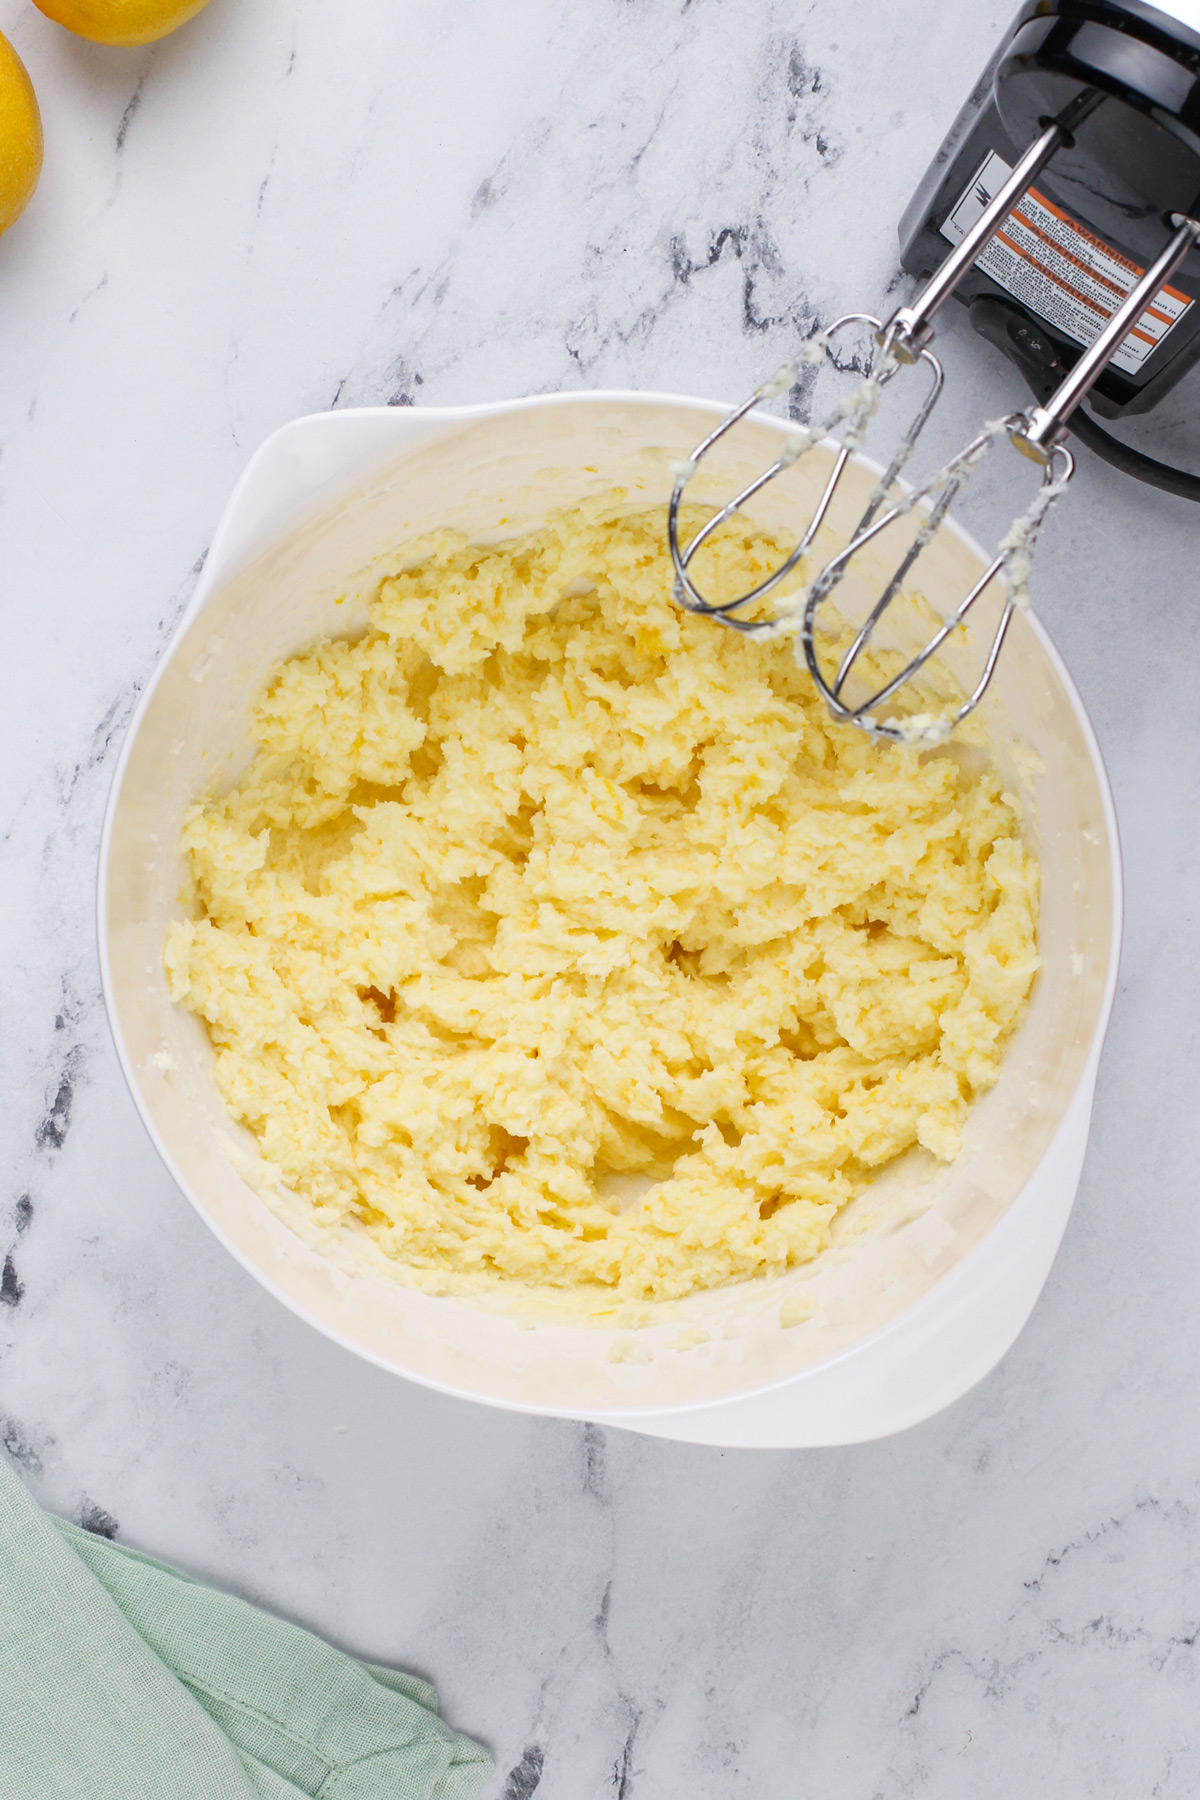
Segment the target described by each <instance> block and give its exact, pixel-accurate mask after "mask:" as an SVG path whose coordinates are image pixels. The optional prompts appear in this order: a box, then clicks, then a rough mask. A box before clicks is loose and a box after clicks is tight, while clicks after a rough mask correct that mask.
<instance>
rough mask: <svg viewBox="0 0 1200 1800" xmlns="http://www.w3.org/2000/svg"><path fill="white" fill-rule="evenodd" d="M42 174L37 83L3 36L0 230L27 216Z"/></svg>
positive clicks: (0, 42) (0, 54)
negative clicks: (26, 209)
mask: <svg viewBox="0 0 1200 1800" xmlns="http://www.w3.org/2000/svg"><path fill="white" fill-rule="evenodd" d="M41 172H42V115H41V113H40V112H39V111H38V103H37V95H36V94H35V93H34V91H33V83H32V82H31V81H30V79H29V77H28V75H27V74H26V73H25V64H24V63H23V62H22V61H21V59H20V57H19V56H18V55H17V53H16V51H15V50H14V49H13V47H12V45H11V44H10V43H9V41H8V39H7V38H6V37H5V36H4V35H3V34H2V33H0V231H7V230H8V228H9V226H10V225H11V224H12V222H13V220H14V219H15V218H17V216H18V215H19V214H20V213H23V212H24V210H25V208H26V206H27V204H28V202H29V198H30V196H31V195H32V193H33V190H34V188H35V187H36V186H37V184H38V176H39V175H40V174H41Z"/></svg>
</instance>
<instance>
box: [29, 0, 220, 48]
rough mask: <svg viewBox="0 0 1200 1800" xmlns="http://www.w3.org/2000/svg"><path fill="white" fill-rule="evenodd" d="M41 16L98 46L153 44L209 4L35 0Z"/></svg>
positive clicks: (155, 0)
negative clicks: (89, 39)
mask: <svg viewBox="0 0 1200 1800" xmlns="http://www.w3.org/2000/svg"><path fill="white" fill-rule="evenodd" d="M33 3H34V5H35V6H36V7H37V9H38V11H39V12H44V13H45V15H46V17H47V18H48V19H53V20H54V21H55V23H56V24H58V25H65V26H66V28H67V30H68V31H73V32H74V33H75V34H76V36H77V37H85V38H91V39H92V42H93V43H96V44H152V43H153V42H154V40H155V38H160V37H166V35H167V33H168V32H169V31H174V29H175V27H176V26H177V25H182V24H183V23H184V22H185V21H186V20H187V19H190V18H192V17H193V15H194V14H196V13H198V12H199V11H200V9H201V7H204V6H207V5H208V0H33Z"/></svg>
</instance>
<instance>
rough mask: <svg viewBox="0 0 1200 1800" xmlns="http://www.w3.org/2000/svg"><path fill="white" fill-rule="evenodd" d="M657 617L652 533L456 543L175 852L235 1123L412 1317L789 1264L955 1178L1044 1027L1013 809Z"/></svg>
mask: <svg viewBox="0 0 1200 1800" xmlns="http://www.w3.org/2000/svg"><path fill="white" fill-rule="evenodd" d="M777 557H778V548H777V546H775V545H773V544H772V543H770V541H769V540H766V539H764V538H762V537H759V536H756V535H755V534H754V533H753V532H752V531H751V530H750V528H749V527H747V528H746V530H745V531H744V532H734V533H727V534H726V538H725V541H724V543H723V544H722V545H721V546H720V548H719V549H718V551H717V552H716V553H715V558H714V560H715V562H716V564H717V565H718V568H717V570H716V573H717V574H718V575H719V577H720V579H722V580H724V581H725V582H727V583H728V584H729V586H730V588H731V589H732V588H734V587H737V588H744V587H747V586H750V585H753V583H754V581H755V580H758V579H761V576H762V574H763V573H764V572H765V571H766V569H767V567H769V566H771V565H772V564H773V563H774V562H775V561H776V560H777ZM709 579H710V580H711V579H712V576H711V575H710V577H709ZM669 595H670V580H669V569H668V563H667V558H666V552H665V546H664V542H663V520H662V514H661V512H659V511H656V512H654V513H653V514H646V515H642V516H637V517H620V516H617V515H613V516H609V517H607V518H606V517H604V516H601V515H599V514H597V513H588V514H586V515H585V514H574V515H564V516H562V517H560V518H558V519H556V520H555V521H553V522H552V524H551V525H550V526H549V527H547V528H546V529H545V531H543V532H542V533H541V534H540V535H538V536H537V537H535V538H531V539H528V540H525V541H520V542H515V543H510V544H507V545H504V546H502V547H500V548H494V549H480V548H478V547H472V546H471V545H469V544H467V543H465V542H464V541H462V540H461V539H456V538H451V537H449V536H442V537H439V538H438V539H436V540H434V541H432V543H431V544H430V545H427V546H426V547H425V551H424V553H423V554H422V559H421V561H420V562H419V564H417V565H416V566H410V567H406V568H405V569H404V570H403V571H402V572H400V573H398V574H396V575H394V576H392V577H390V578H388V579H386V580H384V581H383V583H382V585H381V587H380V590H379V592H378V595H377V597H376V599H375V601H374V604H373V608H372V624H371V629H370V630H369V632H368V633H367V634H366V635H365V636H363V637H361V638H359V639H358V640H357V641H355V642H353V643H350V642H342V641H338V640H334V641H330V642H325V643H322V644H318V645H317V646H316V647H315V648H314V649H312V650H311V651H309V652H308V653H306V654H304V655H301V656H296V657H293V658H292V659H291V660H290V661H288V662H287V663H285V664H284V665H283V666H282V667H281V668H280V669H279V670H278V671H277V673H276V675H275V677H274V679H273V680H272V682H271V684H270V687H269V689H268V691H267V692H266V694H265V696H264V697H263V698H262V700H261V701H260V703H259V705H258V708H257V713H256V724H255V730H256V735H257V741H258V745H259V748H258V753H257V755H256V757H255V759H254V762H253V764H252V766H251V767H250V769H249V771H248V772H247V774H246V775H245V776H244V777H243V779H242V780H241V781H240V782H238V784H237V785H236V786H235V787H234V788H233V790H232V791H231V792H229V793H227V794H225V795H223V796H221V797H219V798H213V799H208V800H206V801H204V802H203V803H200V804H197V805H196V806H194V807H193V809H192V810H191V812H190V814H189V817H188V820H187V824H186V829H185V832H184V848H185V853H186V856H187V859H188V862H189V865H190V869H191V874H192V877H193V880H194V895H193V896H192V899H193V902H194V904H193V907H192V910H193V913H194V917H193V918H192V919H190V920H188V921H187V922H184V923H180V924H177V925H175V926H174V927H173V928H172V930H171V932H170V935H169V939H168V942H167V947H166V965H167V971H168V975H169V979H170V983H171V991H172V994H173V996H174V997H175V999H176V1000H179V1001H182V1002H183V1003H184V1004H185V1005H187V1006H189V1007H190V1008H191V1009H192V1010H193V1011H194V1012H196V1013H198V1014H199V1015H200V1017H201V1018H202V1019H204V1020H205V1022H206V1023H207V1026H208V1030H209V1033H210V1035H211V1038H212V1042H213V1044H214V1046H215V1050H216V1079H217V1082H218V1084H219V1087H220V1090H221V1093H222V1095H223V1096H224V1099H225V1101H226V1103H227V1105H228V1107H229V1109H230V1111H231V1113H233V1115H234V1116H235V1117H236V1118H237V1119H239V1120H241V1121H243V1122H244V1123H245V1124H246V1125H248V1126H249V1127H250V1129H251V1130H252V1131H253V1132H254V1133H255V1135H256V1136H257V1138H258V1140H259V1143H260V1145H261V1147H262V1151H263V1154H264V1155H265V1156H266V1157H267V1158H268V1159H269V1161H270V1162H271V1163H272V1164H274V1165H275V1166H276V1167H277V1168H278V1169H279V1170H280V1171H281V1173H282V1176H283V1179H284V1180H285V1182H286V1183H287V1185H288V1186H289V1187H291V1188H292V1189H294V1190H295V1192H296V1193H298V1194H299V1195H301V1196H303V1197H304V1198H305V1199H306V1200H308V1201H309V1202H311V1204H312V1205H313V1207H315V1208H316V1209H318V1213H319V1216H320V1217H322V1218H323V1219H325V1220H327V1221H331V1222H338V1221H341V1220H349V1219H352V1218H356V1219H358V1220H361V1221H363V1222H364V1223H365V1225H366V1227H367V1229H368V1230H369V1232H370V1233H371V1234H372V1235H373V1236H374V1237H375V1238H376V1239H377V1240H378V1242H379V1244H380V1245H381V1246H382V1247H383V1249H384V1250H385V1251H386V1252H388V1253H389V1254H390V1255H392V1256H394V1257H395V1258H396V1259H397V1260H398V1261H399V1262H400V1263H402V1264H403V1265H405V1266H406V1268H407V1270H408V1272H409V1273H410V1275H411V1277H412V1278H413V1279H416V1280H418V1281H422V1282H424V1283H425V1284H426V1285H428V1286H432V1287H437V1288H447V1287H455V1286H458V1287H463V1286H467V1287H469V1286H475V1285H479V1284H480V1282H487V1281H493V1280H495V1279H496V1278H504V1279H507V1280H508V1281H510V1282H511V1281H516V1282H521V1283H529V1284H534V1285H540V1286H545V1285H550V1286H553V1287H556V1288H560V1289H576V1290H581V1291H582V1292H583V1293H585V1294H586V1293H589V1292H590V1293H591V1294H593V1295H596V1294H599V1293H602V1292H605V1291H608V1292H611V1293H614V1294H617V1295H620V1296H622V1297H625V1298H630V1299H633V1298H638V1299H657V1298H670V1297H675V1296H679V1295H683V1294H686V1293H689V1292H690V1291H692V1290H693V1289H696V1288H705V1287H712V1286H715V1285H717V1284H719V1283H723V1282H730V1281H738V1280H743V1279H745V1278H747V1277H751V1276H760V1275H767V1274H774V1273H778V1272H780V1271H782V1270H784V1269H786V1268H789V1267H791V1266H792V1265H794V1264H797V1263H801V1262H804V1261H806V1260H807V1259H809V1258H811V1257H813V1256H815V1255H817V1254H818V1252H819V1251H820V1250H821V1249H822V1248H823V1247H824V1246H825V1245H826V1244H827V1242H828V1240H829V1228H830V1221H831V1220H832V1219H833V1217H834V1215H835V1214H836V1212H837V1211H838V1209H839V1208H840V1207H842V1206H844V1205H845V1204H846V1202H847V1201H848V1200H850V1199H851V1198H852V1197H853V1196H854V1195H855V1194H856V1193H858V1192H859V1191H860V1190H861V1189H862V1188H863V1186H864V1185H865V1183H866V1182H867V1181H869V1180H870V1178H871V1176H872V1174H873V1173H874V1172H875V1171H877V1170H878V1169H879V1168H880V1166H881V1165H882V1164H884V1163H886V1162H887V1161H888V1160H889V1159H890V1158H892V1157H895V1156H897V1155H899V1154H900V1153H901V1152H902V1151H904V1150H906V1149H908V1148H910V1147H911V1146H912V1145H915V1144H922V1145H924V1146H925V1147H926V1148H927V1149H928V1150H930V1151H932V1152H933V1154H934V1155H935V1156H937V1157H941V1158H949V1157H952V1156H954V1154H955V1152H956V1150H957V1148H958V1145H959V1137H960V1130H961V1126H962V1123H963V1120H964V1117H965V1115H966V1113H967V1110H968V1108H969V1106H970V1104H971V1101H972V1100H973V1099H974V1098H975V1096H976V1095H978V1094H979V1093H980V1092H981V1091H982V1090H983V1089H985V1088H987V1087H988V1086H990V1085H991V1083H992V1082H994V1081H995V1079H996V1075H997V1070H998V1066H999V1059H1000V1055H1001V1051H1002V1048H1003V1045H1004V1041H1005V1039H1006V1037H1007V1036H1008V1034H1009V1033H1010V1032H1011V1031H1012V1029H1013V1026H1014V1024H1015V1023H1016V1021H1017V1020H1018V1018H1019V1017H1020V1015H1021V1012H1022V1009H1023V1007H1024V1004H1025V1000H1026V997H1027V995H1028V992H1029V987H1030V983H1031V981H1032V979H1033V976H1034V971H1035V969H1036V966H1037V955H1036V951H1035V927H1036V913H1037V869H1036V864H1035V863H1034V862H1033V860H1032V859H1031V857H1030V855H1029V854H1028V853H1027V852H1026V850H1025V849H1023V847H1022V845H1021V842H1020V838H1019V835H1018V818H1017V813H1016V809H1015V802H1014V801H1013V800H1012V799H1011V797H1009V796H1006V795H1005V794H1004V793H1003V792H1002V788H1001V783H1000V781H999V779H998V777H997V776H996V775H995V774H994V773H993V772H991V771H990V770H987V769H983V770H982V772H981V771H979V770H978V769H976V770H975V771H974V772H969V771H968V769H967V768H966V767H965V766H964V762H963V760H962V759H956V757H955V756H954V755H952V754H948V753H944V752H937V753H934V754H932V755H930V754H926V755H924V756H922V755H921V754H920V753H919V752H918V751H917V750H916V749H900V748H896V747H892V746H883V745H878V744H875V743H873V742H872V741H870V740H869V739H868V738H866V737H865V736H864V735H863V734H861V733H859V732H857V731H854V730H850V729H844V728H839V727H837V726H835V725H833V724H832V723H831V722H830V720H829V718H828V717H827V715H826V713H825V711H824V708H823V707H822V705H821V704H820V702H819V701H818V699H817V697H816V694H815V693H814V691H813V688H812V685H811V683H810V681H809V678H808V676H807V675H806V674H804V673H802V671H801V670H800V669H799V668H798V666H797V663H796V660H795V657H794V655H793V651H792V648H791V646H790V644H787V643H773V644H757V643H752V642H749V641H747V640H746V639H744V638H742V637H741V636H739V635H737V634H735V633H733V632H727V631H722V630H720V629H719V628H717V627H716V626H714V625H712V624H708V623H705V622H703V621H700V620H695V619H692V618H690V617H688V616H687V615H684V614H681V613H680V612H678V611H677V610H676V608H675V607H674V606H673V604H672V602H671V600H670V597H669ZM630 1174H633V1175H641V1176H642V1177H648V1178H650V1181H651V1185H650V1186H649V1187H648V1188H647V1187H646V1186H645V1182H644V1181H643V1183H642V1184H641V1186H642V1191H641V1192H640V1194H638V1193H637V1192H636V1191H635V1192H634V1193H633V1197H632V1198H630V1192H631V1189H635V1187H636V1184H632V1183H630V1182H628V1181H626V1182H621V1181H620V1180H617V1179H614V1177H617V1176H620V1175H626V1176H628V1175H630Z"/></svg>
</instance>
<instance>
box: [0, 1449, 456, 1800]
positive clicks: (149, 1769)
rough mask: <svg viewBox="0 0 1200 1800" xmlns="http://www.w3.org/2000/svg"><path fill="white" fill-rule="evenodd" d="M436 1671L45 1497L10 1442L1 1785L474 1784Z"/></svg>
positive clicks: (411, 1790) (1, 1614) (330, 1791)
mask: <svg viewBox="0 0 1200 1800" xmlns="http://www.w3.org/2000/svg"><path fill="white" fill-rule="evenodd" d="M491 1767H492V1764H491V1759H490V1758H489V1757H488V1755H487V1753H486V1752H485V1751H484V1750H482V1749H480V1747H479V1745H478V1744H475V1743H472V1742H471V1740H470V1739H469V1738H465V1737H460V1736H459V1735H458V1733H457V1732H455V1731H451V1729H450V1728H449V1726H448V1725H445V1724H443V1722H442V1720H441V1719H439V1718H438V1715H437V1694H436V1692H435V1690H434V1689H433V1688H432V1687H430V1685H429V1683H428V1682H425V1681H418V1680H417V1679H416V1678H415V1677H414V1676H411V1675H401V1674H397V1673H396V1672H395V1671H394V1670H391V1669H378V1668H375V1667H373V1666H371V1665H370V1664H367V1663H360V1662H355V1661H354V1660H353V1658H351V1657H349V1656H344V1655H343V1654H342V1653H341V1651H338V1650H333V1649H331V1648H330V1646H329V1645H328V1644H323V1643H322V1642H321V1640H320V1639H319V1638H315V1637H313V1636H312V1634H311V1633H310V1632H307V1631H302V1630H301V1629H300V1627H299V1626H298V1625H289V1624H288V1623H286V1622H285V1621H284V1620H282V1619H276V1618H272V1617H271V1615H270V1614H269V1613H264V1612H260V1611H259V1610H258V1609H257V1607H253V1606H250V1605H249V1604H248V1603H247V1602H246V1601H244V1600H237V1599H235V1598H234V1597H233V1596H232V1595H230V1594H221V1593H217V1592H216V1591H215V1590H214V1589H212V1588H207V1587H203V1586H202V1585H201V1584H200V1583H199V1582H195V1581H191V1580H189V1579H188V1577H187V1576H186V1575H181V1574H179V1572H178V1571H177V1570H175V1569H170V1568H168V1567H167V1566H166V1565H165V1564H164V1563H160V1562H155V1561H154V1559H153V1558H152V1557H149V1556H141V1555H139V1554H138V1552H137V1551H135V1550H126V1549H125V1548H124V1547H123V1546H122V1545H120V1544H114V1543H110V1542H109V1541H108V1539H107V1538H104V1537H98V1536H95V1535H93V1534H92V1533H89V1532H86V1531H80V1530H79V1529H78V1528H77V1527H76V1526H74V1525H69V1524H68V1523H67V1522H66V1521H65V1520H63V1519H56V1518H54V1517H52V1516H51V1515H50V1514H49V1513H44V1512H43V1511H42V1510H41V1508H40V1507H39V1506H38V1505H37V1504H36V1502H35V1501H34V1500H33V1498H32V1497H31V1496H30V1495H29V1493H27V1491H26V1489H25V1488H24V1487H23V1485H22V1484H21V1482H20V1481H19V1480H18V1478H17V1476H16V1474H15V1473H14V1471H13V1470H12V1468H11V1467H10V1466H8V1463H7V1459H6V1458H5V1457H4V1456H3V1454H2V1453H0V1796H2V1797H3V1800H297V1797H298V1796H300V1795H309V1796H313V1797H314V1800H315V1797H316V1796H320V1800H385V1797H386V1800H468V1796H470V1795H472V1794H474V1793H475V1792H476V1790H477V1789H478V1788H479V1787H480V1786H481V1785H482V1783H483V1782H484V1781H485V1780H486V1779H487V1776H488V1775H489V1773H490V1772H491Z"/></svg>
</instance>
